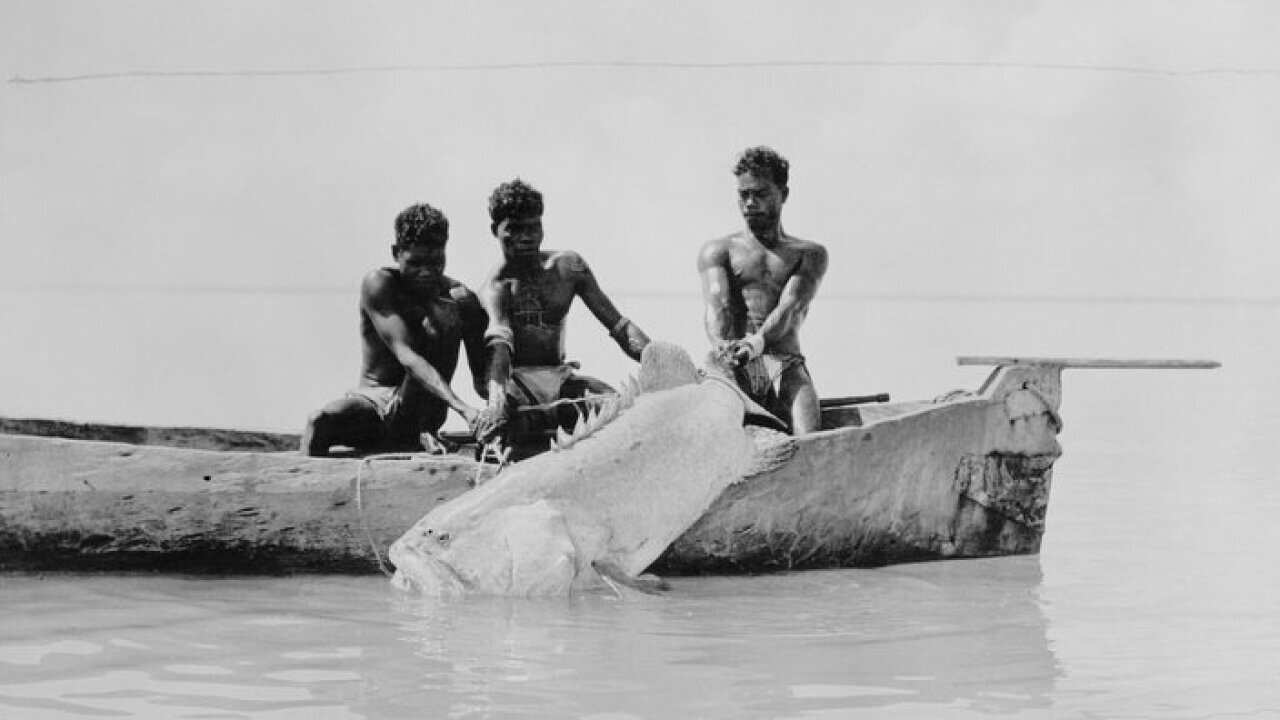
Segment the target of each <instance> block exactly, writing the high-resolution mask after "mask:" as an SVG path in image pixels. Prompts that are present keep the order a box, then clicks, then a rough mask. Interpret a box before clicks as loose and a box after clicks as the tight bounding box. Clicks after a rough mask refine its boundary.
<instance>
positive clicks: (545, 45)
mask: <svg viewBox="0 0 1280 720" xmlns="http://www.w3.org/2000/svg"><path fill="white" fill-rule="evenodd" d="M784 7H785V10H784ZM1278 22H1280V6H1276V5H1275V4H1274V3H1266V2H1256V3H1226V2H1200V3H1169V2H1152V3H1114V2H1096V3H1081V2H1057V3H1052V2H1051V3H1031V2H972V3H959V2H950V1H947V2H942V1H941V0H933V1H927V2H898V1H896V0H895V1H894V2H861V3H859V2H830V3H797V4H794V5H788V6H781V5H778V4H777V3H760V2H708V3H675V2H665V3H663V2H659V3H654V2H612V3H565V2H559V3H546V2H539V3H516V2H512V3H505V4H502V3H499V4H494V3H419V2H413V3H376V4H369V3H349V4H346V3H319V2H296V3H262V2H217V3H214V2H203V3H200V2H191V3H173V2H129V3H87V2H86V3H77V2H52V3H46V2H12V1H11V2H7V3H5V4H4V5H3V6H2V7H0V73H2V75H3V76H4V78H5V79H6V80H9V82H6V83H5V84H4V85H3V87H2V88H0V103H2V105H0V113H2V115H0V122H2V126H3V136H2V139H0V168H3V174H2V175H0V197H3V201H2V202H3V212H2V213H0V236H2V237H3V238H4V247H3V258H2V260H3V261H2V262H0V285H3V286H6V287H14V286H18V287H31V286H44V285H83V284H88V285H98V284H106V285H113V286H114V285H126V286H129V285H135V284H162V285H174V286H180V287H185V286H223V285H233V286H246V285H247V286H254V287H265V288H277V287H279V288H290V287H295V286H309V287H314V286H323V287H334V288H346V287H351V286H352V285H353V284H354V283H355V282H356V280H357V279H358V276H359V275H360V273H361V272H362V270H363V269H365V268H366V267H367V266H370V265H371V264H377V263H380V262H382V261H383V260H384V259H385V258H386V257H387V252H386V245H387V244H388V243H389V242H390V240H391V230H390V228H391V219H392V218H393V216H394V214H395V213H396V212H397V211H398V210H399V209H401V208H402V207H404V206H405V205H407V204H409V203H412V202H416V201H427V202H431V203H433V204H436V205H438V206H439V207H441V208H442V209H443V210H444V211H445V212H446V213H447V214H448V215H449V216H450V218H451V220H452V222H453V228H454V230H453V251H452V269H453V271H454V272H455V274H457V275H458V276H459V277H460V278H462V279H463V280H468V279H472V278H475V277H476V276H477V275H478V274H479V273H480V272H482V270H483V269H484V268H485V267H486V266H487V265H488V264H489V263H490V262H492V260H493V259H494V255H495V250H496V248H495V246H494V245H493V243H492V238H491V237H490V236H489V233H488V228H487V218H486V217H485V198H486V196H487V194H488V191H489V190H490V189H491V188H492V187H493V186H494V185H495V184H497V183H498V182H501V181H502V180H505V179H508V178H510V177H512V176H514V175H517V174H518V175H521V176H523V177H525V178H526V179H527V180H529V181H530V182H532V183H533V184H535V185H536V186H538V187H540V188H541V189H542V190H543V191H544V192H545V193H546V194H547V205H548V210H547V217H546V224H547V230H548V241H547V244H548V246H549V247H557V246H563V247H574V248H576V249H579V250H580V251H582V253H583V254H584V255H585V256H586V257H587V259H588V260H589V261H590V262H591V263H592V264H593V266H594V267H595V268H596V270H597V273H598V274H600V275H601V276H602V278H604V279H605V280H606V282H607V283H608V284H609V285H611V286H614V287H616V288H618V290H619V291H623V290H625V291H628V292H646V293H647V292H656V293H667V292H696V291H697V281H696V275H695V274H694V273H693V271H692V263H693V257H694V255H695V253H696V249H697V246H698V245H699V243H701V242H702V241H703V240H704V239H706V238H708V237H710V236H712V235H716V234H720V233H723V232H727V231H729V230H732V229H734V228H735V227H736V225H737V223H738V219H737V217H736V215H735V213H734V206H733V194H732V177H731V176H730V174H729V170H728V168H729V166H730V164H731V162H732V160H733V156H734V154H735V153H736V152H737V151H738V150H740V149H741V148H742V147H744V146H746V145H749V144H759V143H764V144H770V145H773V146H775V147H777V148H778V149H779V150H780V151H782V152H783V153H784V154H786V155H787V156H788V157H790V159H791V160H792V163H793V180H792V199H791V202H790V203H789V204H788V207H787V209H786V214H785V216H784V223H785V226H786V227H787V229H788V230H789V231H790V232H793V233H795V234H798V235H801V236H803V237H808V238H811V239H814V240H818V241H819V242H823V243H826V244H828V245H829V246H830V250H831V256H832V269H831V275H830V276H829V277H828V280H827V283H826V289H827V291H828V292H842V293H872V294H875V293H893V294H896V293H906V294H910V293H936V294H997V295H1010V294H1012V295H1022V294H1028V295H1055V296H1056V295H1067V296H1088V295H1105V296H1122V295H1139V296H1161V297H1163V296H1178V297H1186V296H1213V297H1218V296H1228V297H1241V296H1243V297H1275V296H1276V294H1277V293H1276V292H1275V290H1274V286H1273V284H1272V276H1273V274H1274V271H1275V269H1276V267H1277V262H1276V260H1277V257H1280V254H1278V253H1277V251H1276V250H1275V243H1274V242H1271V238H1270V237H1269V236H1271V235H1272V234H1273V233H1274V230H1275V227H1276V224H1277V219H1278V217H1280V210H1277V209H1276V208H1277V207H1280V204H1277V203H1275V202H1273V201H1270V200H1271V198H1272V196H1273V195H1275V194H1276V193H1275V190H1276V189H1277V177H1278V175H1277V167H1280V139H1278V137H1277V133H1275V132H1274V128H1276V127H1277V126H1280V45H1277V43H1275V42H1274V40H1275V30H1276V28H1277V25H1278ZM564 61H589V62H598V63H608V62H615V61H629V62H638V63H646V62H652V63H677V64H679V63H712V64H715V63H719V64H725V63H739V62H797V61H812V62H813V63H821V62H826V63H835V65H827V66H820V65H816V64H814V65H806V66H799V67H789V68H788V67H780V68H779V67H775V68H768V67H763V68H762V67H730V68H707V67H654V66H641V67H632V68H622V67H601V66H595V67H585V68H563V67H561V68H545V67H544V68H524V69H519V68H517V69H473V70H461V71H442V70H438V69H430V66H441V65H450V66H475V65H494V64H506V63H514V64H520V63H538V62H564ZM851 62H854V63H856V62H861V63H871V65H853V66H850V65H847V64H846V65H839V63H851ZM894 63H901V65H894ZM930 63H932V64H930ZM386 66H402V69H399V70H385V71H377V70H371V69H370V68H377V67H386ZM403 66H410V67H409V68H407V69H403ZM1055 66H1067V67H1055ZM1090 68H1097V69H1090ZM320 69H365V70H367V71H363V72H353V73H348V74H339V75H305V76H298V75H266V76H258V77H244V76H235V75H231V76H221V77H208V76H182V75H180V73H183V72H204V71H213V72H236V71H248V72H262V71H298V70H320ZM1229 69H1237V70H1245V71H1251V72H1246V73H1232V72H1219V71H1222V70H1229ZM1258 71H1261V72H1258ZM131 72H159V73H179V75H177V76H170V77H108V78H103V79H84V80H80V81H72V82H57V83H36V84H23V83H15V82H13V81H12V80H13V79H15V78H46V79H48V78H55V79H56V78H66V77H68V76H81V75H92V74H96V73H102V74H113V73H125V74H127V73H131ZM54 248H56V252H54V253H52V254H51V249H54ZM55 258H56V260H55Z"/></svg>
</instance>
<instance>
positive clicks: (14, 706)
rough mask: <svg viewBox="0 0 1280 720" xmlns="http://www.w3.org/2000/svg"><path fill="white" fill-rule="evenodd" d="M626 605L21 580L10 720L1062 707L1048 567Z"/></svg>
mask: <svg viewBox="0 0 1280 720" xmlns="http://www.w3.org/2000/svg"><path fill="white" fill-rule="evenodd" d="M674 585H675V587H674V589H673V590H672V591H671V592H670V593H668V594H666V595H664V596H661V597H645V596H641V597H637V598H634V599H627V600H619V599H617V598H614V597H611V596H596V595H593V596H585V597H576V598H573V599H569V600H564V599H557V600H519V599H503V598H468V599H466V600H462V601H452V602H441V601H435V600H431V599H426V598H421V597H418V596H412V595H405V594H402V593H399V592H397V591H395V590H393V589H391V588H390V587H389V585H388V584H387V583H386V582H385V581H384V580H383V579H382V578H380V577H368V578H341V577H339V578H331V577H320V578H317V577H312V578H257V579H253V578H218V579H193V578H172V577H152V576H138V577H127V576H126V577H121V576H45V577H27V576H15V577H7V578H5V582H4V584H3V585H0V602H3V604H4V607H5V608H6V611H7V612H6V617H8V618H13V617H21V618H23V620H22V622H21V623H14V622H11V621H6V623H5V625H4V626H3V632H0V716H5V717H10V716H12V717H24V718H26V717H101V716H106V715H113V714H114V715H119V714H124V715H132V716H140V717H171V716H178V715H184V714H195V715H207V716H210V717H213V716H222V715H229V716H237V717H252V718H280V717H304V716H305V717H314V716H315V714H316V713H317V712H318V711H323V712H322V714H323V716H324V717H443V716H455V717H467V716H498V717H510V716H518V717H548V718H550V717H567V716H586V715H597V714H598V715H610V714H615V715H616V714H621V715H623V716H626V715H632V716H634V715H638V716H643V717H699V716H701V717H778V716H796V715H809V714H818V715H821V714H823V713H836V714H837V715H839V713H841V712H844V713H847V712H850V711H855V710H866V711H868V712H871V713H872V714H874V715H881V714H884V713H885V712H897V711H902V712H908V711H910V710H911V709H912V708H916V709H920V708H930V709H931V710H930V711H929V712H930V714H931V715H933V716H936V715H937V712H939V711H943V710H946V711H948V712H951V711H962V712H1000V713H1004V712H1011V711H1022V710H1035V709H1039V708H1046V707H1048V706H1049V704H1050V699H1049V698H1050V696H1051V694H1052V691H1053V689H1054V685H1055V678H1056V677H1057V676H1058V674H1059V673H1058V669H1057V664H1056V662H1055V660H1054V657H1053V655H1052V653H1050V651H1049V648H1048V646H1047V642H1046V639H1045V638H1046V628H1045V621H1044V616H1043V615H1042V614H1041V612H1040V609H1039V607H1038V604H1037V600H1036V597H1037V592H1038V588H1039V586H1040V568H1039V564H1038V560H1037V559H1036V558H1005V559H1000V560H981V561H963V562H942V563H928V564H920V565H910V566H899V567H895V568H885V569H880V570H850V571H831V572H807V573H795V574H791V575H776V576H761V577H743V578H677V579H676V580H675V581H674Z"/></svg>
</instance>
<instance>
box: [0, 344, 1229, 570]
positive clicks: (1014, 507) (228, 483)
mask: <svg viewBox="0 0 1280 720" xmlns="http://www.w3.org/2000/svg"><path fill="white" fill-rule="evenodd" d="M960 362H961V363H962V364H990V365H994V366H995V369H994V370H993V371H992V373H991V375H990V376H989V377H988V378H987V380H986V382H984V383H983V384H982V386H981V387H980V388H978V389H977V390H976V391H971V392H970V391H957V392H952V393H948V394H946V395H944V396H941V397H939V398H937V399H934V400H928V401H920V402H898V403H885V404H879V405H857V406H843V407H839V406H837V407H826V408H824V410H823V424H824V428H825V429H823V430H822V431H819V432H815V433H812V434H809V435H806V436H802V437H798V438H796V439H795V441H796V444H797V451H796V453H795V456H794V457H793V458H792V459H791V460H790V461H789V462H788V463H787V464H785V465H784V466H782V467H781V468H778V469H776V470H774V471H771V472H768V473H765V474H762V475H757V476H753V477H749V478H745V479H744V480H743V481H742V482H739V483H737V484H735V485H733V486H731V487H730V488H729V489H728V490H727V491H726V492H725V493H724V494H723V495H721V497H720V498H718V499H717V500H716V502H715V503H714V504H713V506H712V507H711V509H710V510H709V511H708V512H707V513H706V514H705V515H704V516H703V517H702V518H701V519H700V520H699V521H698V522H697V523H696V524H695V525H694V526H693V527H691V528H690V529H689V530H688V531H687V532H685V533H684V535H682V536H681V537H680V538H679V539H678V540H677V541H676V542H675V543H673V544H672V546H671V547H670V548H668V550H667V551H666V553H665V554H664V555H663V556H662V557H661V558H660V559H659V560H658V561H657V562H656V563H655V565H654V566H653V568H652V569H653V570H654V571H656V572H660V573H667V574H695V573H757V572H770V571H777V570H788V569H806V568H829V567H866V566H878V565H885V564H891V563H898V562H909V561H919V560H932V559H943V558H966V557H989V556H999V555H1016V554H1028V553H1035V552H1037V551H1038V550H1039V548H1040V541H1041V538H1042V537H1043V534H1044V532H1045V517H1046V510H1047V507H1048V501H1049V491H1050V486H1051V479H1052V469H1053V464H1054V462H1055V461H1056V460H1057V458H1058V457H1059V456H1060V455H1061V452H1062V451H1061V447H1060V446H1059V444H1058V441H1057V434H1058V432H1059V431H1060V430H1061V427H1062V421H1061V419H1060V418H1059V416H1058V408H1059V405H1060V403H1061V371H1062V370H1063V368H1067V367H1106V368H1113V367H1125V368H1134V367H1140V368H1208V367H1216V366H1217V363H1214V362H1212V361H1136V360H1078V359H1063V358H961V359H960ZM828 404H834V405H840V403H838V402H837V403H828ZM297 442H298V439H297V436H295V435H285V434H275V433H259V432H244V431H235V430H217V429H207V428H146V427H129V426H115V425H95V424H82V423H70V422H61V421H51V420H29V419H4V418H0V570H9V571H13V570H21V571H41V570H112V571H118V570H160V571H177V572H256V573H287V572H345V573H361V572H377V571H378V569H379V568H380V567H384V562H385V561H384V560H383V554H382V553H383V552H384V551H385V548H386V547H387V546H388V545H389V544H390V543H391V542H392V541H394V540H395V539H396V538H397V537H399V536H400V535H401V534H402V533H403V532H404V531H405V530H406V529H407V528H409V527H410V526H411V525H412V524H413V523H415V522H416V521H417V520H418V519H419V518H420V517H421V516H422V515H423V514H424V513H426V512H427V511H428V510H429V509H430V508H431V507H433V506H434V505H436V504H438V503H441V502H444V501H446V500H449V499H451V498H453V497H456V496H457V495H459V494H461V493H464V492H467V491H468V490H469V489H470V488H471V487H473V485H474V484H475V483H476V482H477V481H478V480H480V481H482V480H484V479H487V478H488V477H491V476H492V475H493V474H494V473H495V472H497V467H496V466H495V465H493V464H489V463H482V462H478V461H476V460H475V459H474V453H471V454H467V453H458V454H453V455H444V456H406V455H399V456H389V457H380V456H371V457H366V458H309V457H304V456H302V455H300V454H299V453H298V452H296V450H294V448H296V447H297Z"/></svg>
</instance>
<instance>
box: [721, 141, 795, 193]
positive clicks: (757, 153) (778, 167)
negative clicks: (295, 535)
mask: <svg viewBox="0 0 1280 720" xmlns="http://www.w3.org/2000/svg"><path fill="white" fill-rule="evenodd" d="M743 173H751V174H752V175H759V176H761V177H767V178H769V179H770V180H772V181H773V182H774V183H775V184H777V185H779V186H781V187H786V186H787V180H788V179H789V178H790V175H791V163H789V162H787V159H786V158H784V157H782V156H781V155H779V154H778V151H777V150H774V149H773V148H771V147H765V146H763V145H760V146H757V147H750V148H747V149H746V150H743V151H742V154H741V155H739V156H738V162H737V163H736V164H735V165H734V166H733V174H734V175H741V174H743Z"/></svg>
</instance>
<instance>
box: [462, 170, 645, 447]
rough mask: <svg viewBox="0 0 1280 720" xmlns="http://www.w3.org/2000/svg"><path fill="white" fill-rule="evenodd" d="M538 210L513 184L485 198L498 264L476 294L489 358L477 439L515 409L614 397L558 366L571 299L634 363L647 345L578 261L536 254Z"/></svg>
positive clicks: (527, 190) (560, 253)
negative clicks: (484, 315)
mask: <svg viewBox="0 0 1280 720" xmlns="http://www.w3.org/2000/svg"><path fill="white" fill-rule="evenodd" d="M542 211H543V204H542V193H540V192H538V191H537V190H536V189H534V188H533V187H531V186H530V185H528V184H526V183H525V182H524V181H522V180H520V179H519V178H517V179H515V180H512V181H511V182H507V183H503V184H501V185H499V186H498V187H497V188H496V189H495V190H494V191H493V193H492V195H490V197H489V218H490V220H491V221H492V223H491V225H490V226H489V227H490V230H491V231H492V232H493V235H494V237H496V238H497V239H498V243H499V244H500V245H501V247H502V262H501V263H500V264H499V265H498V266H497V267H496V268H494V269H493V270H492V271H491V272H490V273H489V275H488V277H487V278H485V280H484V282H483V283H482V284H481V286H480V290H479V294H480V303H481V305H482V306H483V307H484V309H485V311H486V312H487V313H488V315H489V327H488V330H487V331H486V332H485V343H486V345H487V346H488V348H489V350H490V353H491V356H490V364H489V372H488V382H489V384H488V388H487V397H488V398H489V405H488V408H487V409H486V413H485V423H486V428H485V429H484V430H482V432H481V435H487V434H492V433H493V432H496V431H497V429H498V428H499V427H500V426H502V425H503V424H504V423H506V422H507V420H509V419H510V418H511V417H512V416H513V414H514V411H515V410H516V409H517V408H518V407H526V406H537V405H548V404H551V403H555V402H556V401H558V400H562V399H572V398H581V397H583V396H584V395H585V394H586V393H588V392H591V393H597V394H603V393H611V392H613V389H612V388H610V387H609V386H608V385H606V384H605V383H603V382H601V381H599V380H597V379H595V378H592V377H588V376H586V375H579V374H577V373H575V372H574V370H575V369H576V368H577V365H576V364H575V363H566V362H565V353H564V321H565V316H566V315H567V314H568V312H569V306H570V305H572V304H573V299H574V298H575V297H577V298H581V299H582V302H583V303H585V304H586V306H587V309H588V310H590V311H591V314H593V315H595V317H596V319H597V320H599V321H600V324H601V325H603V326H604V327H605V328H606V329H607V330H608V331H609V335H610V336H611V337H612V338H613V339H614V341H615V342H616V343H618V346H619V347H621V348H622V351H623V352H625V353H626V354H627V355H628V356H629V357H631V358H632V359H633V360H636V361H639V360H640V351H641V350H643V349H644V347H645V346H646V345H648V344H649V338H648V336H647V335H645V334H644V331H642V330H641V329H640V328H639V327H638V326H637V325H636V324H635V323H633V322H631V321H630V320H628V319H627V318H625V317H623V316H622V314H621V313H619V312H618V310H617V308H615V307H614V305H613V303H612V302H611V301H610V300H609V297H608V296H607V295H605V293H604V291H603V290H601V289H600V285H599V284H598V283H597V282H596V277H595V275H594V274H592V272H591V268H590V267H588V266H587V263H586V261H585V260H583V259H582V256H581V255H579V254H578V253H576V252H573V251H572V250H543V249H542ZM561 410H562V412H560V413H558V418H557V421H558V422H561V423H563V422H564V421H566V420H572V418H573V417H574V416H575V415H576V413H575V411H574V408H572V407H565V406H562V407H561ZM515 429H516V430H520V429H521V428H515ZM529 429H533V428H529Z"/></svg>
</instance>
